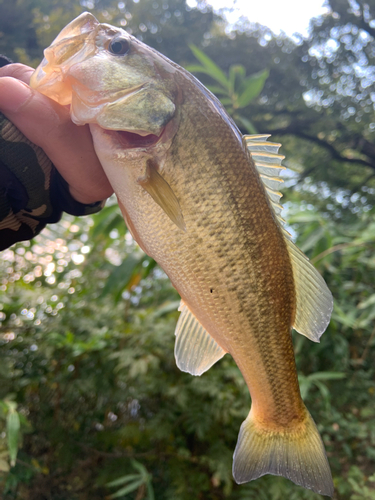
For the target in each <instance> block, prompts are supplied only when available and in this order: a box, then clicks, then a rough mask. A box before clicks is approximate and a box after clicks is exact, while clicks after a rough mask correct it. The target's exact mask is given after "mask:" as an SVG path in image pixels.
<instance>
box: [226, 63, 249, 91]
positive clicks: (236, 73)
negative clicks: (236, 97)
mask: <svg viewBox="0 0 375 500" xmlns="http://www.w3.org/2000/svg"><path fill="white" fill-rule="evenodd" d="M245 75H246V68H245V67H244V66H242V65H241V64H232V66H231V67H230V68H229V85H230V90H231V91H232V92H234V89H235V87H236V80H237V79H238V77H240V78H244V76H245Z"/></svg>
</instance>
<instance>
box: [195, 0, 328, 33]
mask: <svg viewBox="0 0 375 500" xmlns="http://www.w3.org/2000/svg"><path fill="white" fill-rule="evenodd" d="M194 3H195V2H194V0H191V1H189V4H190V5H194ZM207 3H209V4H210V5H212V6H213V7H214V9H215V10H219V9H222V8H233V11H232V12H228V13H227V19H228V21H229V22H230V23H234V22H235V21H236V20H237V19H238V18H239V17H240V16H241V15H242V16H245V17H247V18H248V19H249V20H250V21H251V22H258V23H260V24H263V25H265V26H268V27H269V28H270V29H271V30H272V31H273V32H275V33H280V31H281V30H282V31H284V32H285V33H286V34H287V35H289V36H291V35H293V33H301V34H303V35H307V28H308V25H309V20H310V19H311V18H312V17H316V16H319V15H321V14H324V13H325V12H327V9H326V8H325V7H323V4H324V0H307V1H306V0H207Z"/></svg>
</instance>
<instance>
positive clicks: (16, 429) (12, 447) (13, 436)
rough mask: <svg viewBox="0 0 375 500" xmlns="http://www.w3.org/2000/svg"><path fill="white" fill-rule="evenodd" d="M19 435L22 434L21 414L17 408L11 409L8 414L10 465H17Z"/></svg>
mask: <svg viewBox="0 0 375 500" xmlns="http://www.w3.org/2000/svg"><path fill="white" fill-rule="evenodd" d="M19 435H20V418H19V415H18V413H17V412H16V411H15V410H13V409H10V410H9V413H8V415H7V440H8V450H9V458H10V465H11V466H12V467H14V466H15V465H16V459H17V453H18V440H19Z"/></svg>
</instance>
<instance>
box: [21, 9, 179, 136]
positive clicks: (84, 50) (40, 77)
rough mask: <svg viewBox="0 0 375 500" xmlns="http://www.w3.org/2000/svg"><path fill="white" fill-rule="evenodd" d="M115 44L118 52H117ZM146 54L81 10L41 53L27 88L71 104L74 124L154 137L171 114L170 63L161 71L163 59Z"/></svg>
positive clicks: (125, 35) (122, 34)
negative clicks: (95, 125) (89, 124)
mask: <svg viewBox="0 0 375 500" xmlns="http://www.w3.org/2000/svg"><path fill="white" fill-rule="evenodd" d="M113 41H115V42H117V43H115V44H113V43H112V42H113ZM121 42H124V43H126V46H127V50H126V51H124V53H122V51H121V50H117V49H118V47H120V44H121ZM113 47H115V48H116V50H117V52H116V50H112V51H111V49H112V48H113ZM152 56H153V57H150V54H149V53H148V52H147V51H146V50H145V48H144V47H143V46H142V44H141V43H139V42H138V40H137V39H136V38H134V37H132V36H130V35H129V34H128V33H126V32H125V31H124V30H122V29H120V28H114V27H113V26H109V25H107V24H101V23H99V21H98V20H97V19H96V18H95V17H94V16H93V15H92V14H90V13H88V12H85V13H83V14H81V15H80V16H79V17H77V18H76V19H75V20H74V21H72V22H71V23H70V24H68V25H67V26H66V27H65V28H64V29H63V30H62V31H61V33H60V34H59V35H58V36H57V38H56V39H55V40H54V41H53V42H52V44H51V46H50V47H48V48H47V49H46V50H45V51H44V59H43V61H42V62H41V64H40V65H39V66H38V68H37V69H36V70H35V72H34V73H33V75H32V77H31V82H30V85H31V86H32V87H33V88H35V89H37V90H38V91H40V92H41V93H43V94H45V95H47V96H48V97H50V98H51V99H53V100H55V101H56V102H58V103H59V104H62V105H71V116H72V120H73V122H74V123H76V124H77V125H84V124H86V123H96V124H98V125H99V126H101V127H102V128H105V129H110V130H125V131H128V132H133V133H137V134H139V135H142V136H146V135H149V134H154V135H157V136H159V135H160V134H161V132H162V131H163V129H164V127H165V126H166V124H167V123H168V122H169V121H170V120H171V118H172V117H173V116H174V113H175V105H174V99H175V95H176V87H175V83H174V79H173V75H172V74H171V72H170V65H168V69H165V68H166V64H165V61H164V59H163V58H162V57H155V55H154V54H153V55H152Z"/></svg>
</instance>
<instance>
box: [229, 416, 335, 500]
mask: <svg viewBox="0 0 375 500" xmlns="http://www.w3.org/2000/svg"><path fill="white" fill-rule="evenodd" d="M305 410H306V418H305V420H304V421H303V422H302V423H300V424H298V425H297V426H295V428H293V427H292V428H287V429H283V430H275V428H267V427H265V426H264V425H263V424H262V425H260V424H259V422H257V420H256V418H255V416H254V415H252V412H251V411H250V413H249V416H248V417H247V419H246V420H245V421H244V422H243V423H242V425H241V429H240V433H239V436H238V441H237V446H236V449H235V452H234V456H233V477H234V479H235V481H236V482H237V483H238V484H241V483H245V482H248V481H251V480H252V479H257V478H258V477H260V476H263V475H264V474H274V475H275V476H284V477H286V478H288V479H290V480H291V481H293V482H294V483H296V484H299V485H301V486H303V487H304V488H308V489H310V490H313V491H315V492H316V493H320V494H321V495H328V496H330V497H332V495H333V481H332V475H331V471H330V468H329V464H328V460H327V456H326V453H325V450H324V445H323V442H322V439H321V437H320V435H319V431H318V429H317V428H316V425H315V422H314V420H313V419H312V417H311V415H310V414H309V412H308V411H307V409H305Z"/></svg>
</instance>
